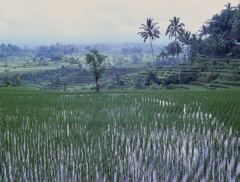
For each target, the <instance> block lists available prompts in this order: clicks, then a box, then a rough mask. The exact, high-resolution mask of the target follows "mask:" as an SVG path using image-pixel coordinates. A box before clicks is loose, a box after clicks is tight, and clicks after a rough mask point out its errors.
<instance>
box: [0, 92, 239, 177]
mask: <svg viewBox="0 0 240 182" xmlns="http://www.w3.org/2000/svg"><path fill="white" fill-rule="evenodd" d="M0 181H3V182H4V181H6V182H8V181H20V182H21V181H24V182H25V181H54V182H67V181H73V182H74V181H82V182H88V181H90V182H91V181H93V182H95V181H99V182H108V181H111V182H117V181H121V182H125V181H126V182H130V181H131V182H143V181H147V182H157V181H171V182H172V181H183V182H185V181H240V92H239V90H222V91H221V90H215V91H214V90H213V91H158V92H156V91H144V92H140V91H133V92H130V91H129V92H107V93H99V94H94V93H57V92H41V91H30V90H25V89H8V88H4V89H3V88H0Z"/></svg>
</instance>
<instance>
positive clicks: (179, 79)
mask: <svg viewBox="0 0 240 182" xmlns="http://www.w3.org/2000/svg"><path fill="white" fill-rule="evenodd" d="M175 48H176V54H177V65H178V81H179V84H181V75H180V64H179V62H180V60H179V56H178V47H177V36H176V35H175Z"/></svg>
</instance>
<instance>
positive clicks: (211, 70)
mask: <svg viewBox="0 0 240 182" xmlns="http://www.w3.org/2000/svg"><path fill="white" fill-rule="evenodd" d="M214 55H215V51H214V52H213V53H212V58H211V85H212V84H213V58H214Z"/></svg>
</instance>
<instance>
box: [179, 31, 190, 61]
mask: <svg viewBox="0 0 240 182" xmlns="http://www.w3.org/2000/svg"><path fill="white" fill-rule="evenodd" d="M191 36H192V34H191V32H189V31H186V30H183V31H182V34H181V35H180V37H179V40H180V41H181V42H182V43H183V44H184V45H186V46H187V59H188V60H189V45H190V44H191Z"/></svg>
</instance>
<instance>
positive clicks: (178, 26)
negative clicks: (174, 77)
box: [166, 16, 185, 83]
mask: <svg viewBox="0 0 240 182" xmlns="http://www.w3.org/2000/svg"><path fill="white" fill-rule="evenodd" d="M184 26H185V25H184V24H183V23H181V22H180V18H179V17H176V16H174V17H173V19H171V20H170V24H169V25H168V27H167V31H166V35H167V36H169V38H170V39H172V38H175V44H176V53H177V62H178V80H179V83H181V75H180V67H179V59H178V54H179V53H178V52H177V43H178V39H179V37H180V36H181V34H182V32H183V27H184Z"/></svg>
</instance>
